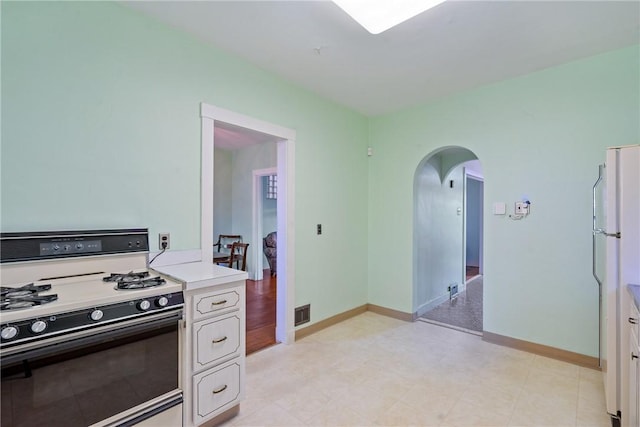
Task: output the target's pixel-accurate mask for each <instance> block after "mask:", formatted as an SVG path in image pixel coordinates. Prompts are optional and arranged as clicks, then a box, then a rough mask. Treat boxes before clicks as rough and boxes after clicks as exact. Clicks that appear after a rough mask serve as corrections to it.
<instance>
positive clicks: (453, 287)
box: [449, 283, 458, 299]
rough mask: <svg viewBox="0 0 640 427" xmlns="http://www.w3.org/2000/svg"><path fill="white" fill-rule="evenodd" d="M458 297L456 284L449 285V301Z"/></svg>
mask: <svg viewBox="0 0 640 427" xmlns="http://www.w3.org/2000/svg"><path fill="white" fill-rule="evenodd" d="M457 296H458V285H457V284H456V283H452V284H451V285H449V299H454V298H455V297H457Z"/></svg>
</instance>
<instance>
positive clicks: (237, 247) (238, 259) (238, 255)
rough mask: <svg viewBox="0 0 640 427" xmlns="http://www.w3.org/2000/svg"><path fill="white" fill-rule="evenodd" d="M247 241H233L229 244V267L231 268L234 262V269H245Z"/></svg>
mask: <svg viewBox="0 0 640 427" xmlns="http://www.w3.org/2000/svg"><path fill="white" fill-rule="evenodd" d="M248 247H249V244H248V243H241V242H234V243H233V244H232V245H231V256H230V257H229V268H233V263H234V262H235V263H236V270H242V271H247V248H248Z"/></svg>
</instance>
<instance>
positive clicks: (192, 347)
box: [184, 280, 245, 426]
mask: <svg viewBox="0 0 640 427" xmlns="http://www.w3.org/2000/svg"><path fill="white" fill-rule="evenodd" d="M185 301H186V304H187V309H186V312H187V322H186V324H187V331H186V334H185V336H186V337H185V341H186V346H187V350H188V351H187V354H188V357H187V363H185V365H186V366H185V378H187V379H188V380H187V381H185V382H184V383H185V384H184V386H185V389H186V388H187V387H189V388H190V390H189V391H190V392H189V393H187V394H189V396H190V398H189V399H188V400H189V402H190V406H191V408H190V409H187V410H186V411H185V415H186V418H187V420H186V423H185V425H187V426H199V425H201V424H203V423H205V422H207V421H209V420H211V419H212V418H215V417H217V416H218V415H220V414H222V413H224V412H225V411H227V410H229V409H232V408H233V407H234V406H237V405H238V404H239V403H240V400H241V399H242V397H243V394H244V370H245V367H244V366H245V282H244V280H243V281H236V282H231V283H227V284H226V285H217V286H213V287H210V288H208V287H201V288H198V289H196V290H193V291H189V290H187V291H186V292H185ZM187 383H189V386H187Z"/></svg>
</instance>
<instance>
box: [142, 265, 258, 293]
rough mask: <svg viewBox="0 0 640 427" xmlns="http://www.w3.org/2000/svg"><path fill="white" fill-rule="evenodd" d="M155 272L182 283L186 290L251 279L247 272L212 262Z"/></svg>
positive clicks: (170, 266) (160, 269) (166, 268)
mask: <svg viewBox="0 0 640 427" xmlns="http://www.w3.org/2000/svg"><path fill="white" fill-rule="evenodd" d="M154 270H155V271H157V272H158V273H160V274H164V275H166V276H169V277H171V278H172V279H174V280H177V281H178V282H181V283H182V284H183V285H184V289H185V290H192V289H199V288H202V287H206V286H215V285H222V284H225V283H230V282H236V281H245V280H247V279H248V278H249V275H248V274H247V272H246V271H240V270H234V269H232V268H228V267H222V266H219V265H216V264H213V263H210V262H190V263H186V264H176V265H167V266H163V267H158V268H154Z"/></svg>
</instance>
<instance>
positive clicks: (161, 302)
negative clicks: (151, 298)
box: [156, 297, 169, 307]
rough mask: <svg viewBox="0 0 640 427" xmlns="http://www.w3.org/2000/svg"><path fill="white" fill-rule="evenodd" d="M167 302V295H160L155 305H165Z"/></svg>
mask: <svg viewBox="0 0 640 427" xmlns="http://www.w3.org/2000/svg"><path fill="white" fill-rule="evenodd" d="M167 304H169V299H168V298H167V297H160V298H158V299H157V300H156V305H157V306H158V307H166V306H167Z"/></svg>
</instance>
